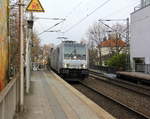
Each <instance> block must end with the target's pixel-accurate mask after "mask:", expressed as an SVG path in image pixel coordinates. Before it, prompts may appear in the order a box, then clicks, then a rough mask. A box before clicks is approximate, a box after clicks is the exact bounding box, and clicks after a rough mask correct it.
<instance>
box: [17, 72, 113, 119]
mask: <svg viewBox="0 0 150 119" xmlns="http://www.w3.org/2000/svg"><path fill="white" fill-rule="evenodd" d="M17 118H18V119H115V118H114V117H113V116H111V115H110V114H109V113H107V112H106V111H104V110H103V109H102V108H101V107H99V106H98V105H97V104H95V103H94V102H92V101H91V100H90V99H88V98H87V97H86V96H84V95H83V94H82V93H80V92H79V91H77V90H76V89H74V88H73V87H72V86H70V85H69V84H68V83H66V82H65V81H64V80H63V79H61V78H60V77H58V76H57V75H56V74H55V73H53V72H48V71H46V72H33V74H32V79H31V93H30V94H28V95H26V96H25V106H24V112H23V113H21V114H19V115H18V116H17Z"/></svg>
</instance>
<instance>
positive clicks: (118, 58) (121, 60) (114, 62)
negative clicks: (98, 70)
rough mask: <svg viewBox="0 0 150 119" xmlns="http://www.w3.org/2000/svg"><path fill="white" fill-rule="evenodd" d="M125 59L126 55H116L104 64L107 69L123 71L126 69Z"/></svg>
mask: <svg viewBox="0 0 150 119" xmlns="http://www.w3.org/2000/svg"><path fill="white" fill-rule="evenodd" d="M126 58H127V56H126V54H117V55H115V56H113V57H112V58H110V59H109V60H107V63H106V64H107V65H108V66H109V67H113V68H116V69H118V70H124V69H125V67H126Z"/></svg>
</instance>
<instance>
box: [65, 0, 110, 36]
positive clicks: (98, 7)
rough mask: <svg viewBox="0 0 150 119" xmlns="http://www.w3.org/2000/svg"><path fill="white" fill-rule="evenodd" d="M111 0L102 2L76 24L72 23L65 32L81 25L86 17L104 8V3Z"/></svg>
mask: <svg viewBox="0 0 150 119" xmlns="http://www.w3.org/2000/svg"><path fill="white" fill-rule="evenodd" d="M109 1H111V0H107V1H105V2H104V3H103V4H101V5H100V6H98V7H97V8H96V9H94V10H93V11H92V12H90V13H89V14H87V15H86V16H85V17H84V18H82V19H81V20H80V21H78V22H77V23H76V24H74V25H72V26H71V27H70V28H68V29H67V30H66V31H64V33H66V32H68V31H70V30H71V29H73V28H74V27H76V26H77V25H79V24H80V23H82V22H83V21H84V20H85V19H87V18H88V17H89V16H91V15H92V14H93V13H95V12H96V11H97V10H98V9H100V8H102V7H103V6H104V5H106V4H107V3H108V2H109Z"/></svg>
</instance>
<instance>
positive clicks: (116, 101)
mask: <svg viewBox="0 0 150 119" xmlns="http://www.w3.org/2000/svg"><path fill="white" fill-rule="evenodd" d="M79 82H80V84H81V85H83V86H85V87H86V88H88V89H90V90H92V91H94V92H96V93H97V94H99V95H103V96H104V97H106V98H108V99H109V100H111V101H113V102H115V103H117V104H119V105H122V106H123V107H125V108H127V109H128V110H131V111H133V112H135V113H137V114H138V115H141V116H143V117H145V118H148V119H149V117H148V116H147V115H145V114H143V113H141V112H139V111H137V110H135V109H132V108H131V107H129V106H127V105H125V104H123V103H121V102H120V101H118V100H116V99H114V98H112V97H111V96H107V95H105V94H103V93H101V92H99V91H97V90H96V89H94V88H92V87H90V86H88V85H86V84H85V83H83V82H81V81H79Z"/></svg>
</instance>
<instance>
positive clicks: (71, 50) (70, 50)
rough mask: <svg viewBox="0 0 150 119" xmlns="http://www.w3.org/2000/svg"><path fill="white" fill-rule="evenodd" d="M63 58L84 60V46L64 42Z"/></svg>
mask: <svg viewBox="0 0 150 119" xmlns="http://www.w3.org/2000/svg"><path fill="white" fill-rule="evenodd" d="M64 58H65V59H72V60H86V46H85V45H81V44H65V45H64Z"/></svg>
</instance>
